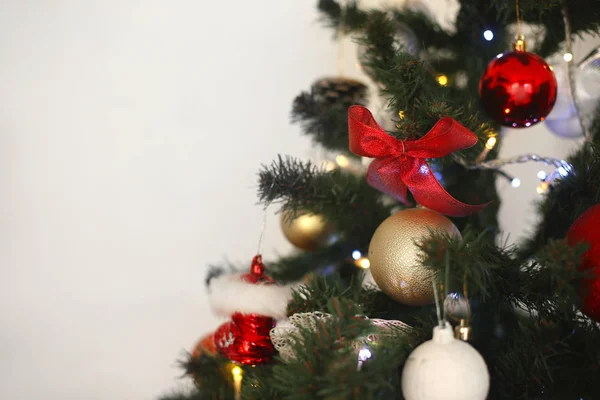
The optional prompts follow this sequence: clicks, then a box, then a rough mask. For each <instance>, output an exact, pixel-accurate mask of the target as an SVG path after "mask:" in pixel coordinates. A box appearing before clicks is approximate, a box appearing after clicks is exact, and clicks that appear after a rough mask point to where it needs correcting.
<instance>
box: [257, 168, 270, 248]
mask: <svg viewBox="0 0 600 400" xmlns="http://www.w3.org/2000/svg"><path fill="white" fill-rule="evenodd" d="M273 186H275V180H274V179H273V182H271V186H270V187H269V191H268V192H267V198H269V197H271V192H272V191H273ZM272 202H273V201H272V200H271V201H268V202H267V203H265V205H264V207H263V218H262V223H261V226H260V234H259V236H258V246H257V249H256V254H262V245H263V238H264V236H265V230H266V228H267V210H268V208H269V206H270V205H271V203H272Z"/></svg>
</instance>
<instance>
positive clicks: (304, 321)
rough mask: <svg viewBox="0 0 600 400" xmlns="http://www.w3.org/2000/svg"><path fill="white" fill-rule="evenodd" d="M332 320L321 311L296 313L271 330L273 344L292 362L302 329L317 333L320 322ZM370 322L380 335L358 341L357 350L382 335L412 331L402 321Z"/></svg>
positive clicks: (372, 335)
mask: <svg viewBox="0 0 600 400" xmlns="http://www.w3.org/2000/svg"><path fill="white" fill-rule="evenodd" d="M331 318H332V316H331V314H327V313H322V312H319V311H315V312H308V313H296V314H294V315H292V316H290V318H289V320H286V321H282V322H280V323H278V324H277V326H276V327H275V328H273V329H271V333H270V336H271V342H272V343H273V346H275V348H276V349H277V351H278V352H279V355H280V356H281V357H282V358H283V359H284V360H285V361H286V362H290V361H292V360H294V359H295V358H296V355H295V353H294V349H293V346H294V344H295V343H296V342H297V341H298V340H300V329H310V330H311V331H316V329H317V323H318V322H319V321H322V320H328V319H331ZM369 321H370V322H371V323H372V324H373V325H375V326H376V327H377V330H378V332H379V333H378V334H371V335H368V336H367V337H366V338H364V340H358V341H357V342H356V343H355V347H357V348H358V347H361V346H362V345H363V344H364V342H376V341H377V340H378V337H379V336H380V335H386V334H387V335H391V334H392V332H395V331H398V330H400V331H404V332H408V331H410V330H411V327H410V326H409V325H407V324H405V323H404V322H402V321H396V320H386V319H369Z"/></svg>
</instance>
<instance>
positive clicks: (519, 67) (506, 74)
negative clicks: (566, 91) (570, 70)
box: [479, 50, 557, 128]
mask: <svg viewBox="0 0 600 400" xmlns="http://www.w3.org/2000/svg"><path fill="white" fill-rule="evenodd" d="M556 92H557V83H556V78H555V77H554V72H552V70H551V69H550V66H549V65H548V64H547V63H546V61H544V59H543V58H541V57H540V56H538V55H535V54H533V53H528V52H526V51H524V50H517V51H511V52H509V53H503V54H498V55H497V56H496V58H495V59H493V60H492V62H490V63H489V65H488V66H487V68H486V70H485V72H484V73H483V76H482V77H481V80H480V81H479V96H480V98H481V102H482V104H483V108H484V109H485V110H486V111H487V113H488V114H489V115H490V117H492V118H493V119H494V120H495V121H496V122H498V123H500V124H502V125H504V126H509V127H511V128H523V127H528V126H531V125H533V124H536V123H538V122H540V121H543V120H544V119H545V118H546V116H547V115H548V114H549V113H550V111H551V110H552V107H553V106H554V102H555V101H556Z"/></svg>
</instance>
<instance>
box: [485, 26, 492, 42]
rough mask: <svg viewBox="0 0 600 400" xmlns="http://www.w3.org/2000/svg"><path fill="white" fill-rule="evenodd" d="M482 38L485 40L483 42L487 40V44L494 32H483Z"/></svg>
mask: <svg viewBox="0 0 600 400" xmlns="http://www.w3.org/2000/svg"><path fill="white" fill-rule="evenodd" d="M483 37H484V38H485V40H487V41H488V42H489V41H490V40H492V39H493V38H494V32H492V31H490V30H489V29H488V30H486V31H484V32H483Z"/></svg>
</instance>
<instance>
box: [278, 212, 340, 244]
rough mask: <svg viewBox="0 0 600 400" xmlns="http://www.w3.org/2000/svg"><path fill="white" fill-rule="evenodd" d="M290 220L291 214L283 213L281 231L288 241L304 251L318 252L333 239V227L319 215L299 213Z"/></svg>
mask: <svg viewBox="0 0 600 400" xmlns="http://www.w3.org/2000/svg"><path fill="white" fill-rule="evenodd" d="M296 215H297V216H296V218H294V219H290V217H291V212H287V211H284V212H283V213H281V230H282V231H283V235H284V236H285V237H286V239H287V240H289V241H290V243H292V244H293V245H294V246H296V247H299V248H301V249H302V250H316V249H318V248H320V247H324V246H326V245H327V244H329V243H330V242H331V240H332V239H333V234H334V232H333V227H332V225H331V224H328V223H326V222H325V219H324V218H323V217H322V216H321V215H319V214H311V213H306V212H304V213H303V212H299V213H297V214H296Z"/></svg>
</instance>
